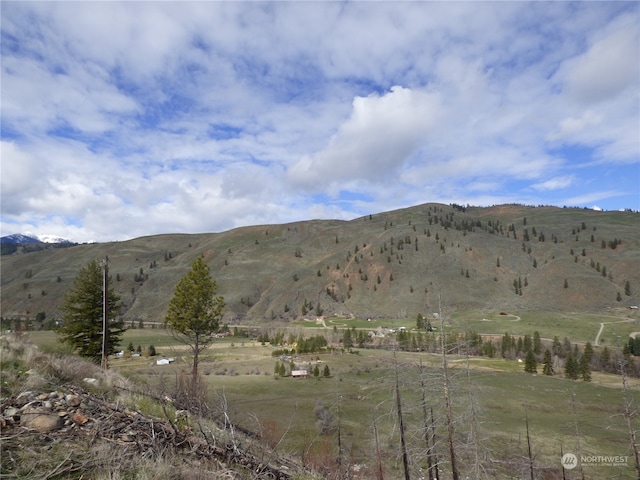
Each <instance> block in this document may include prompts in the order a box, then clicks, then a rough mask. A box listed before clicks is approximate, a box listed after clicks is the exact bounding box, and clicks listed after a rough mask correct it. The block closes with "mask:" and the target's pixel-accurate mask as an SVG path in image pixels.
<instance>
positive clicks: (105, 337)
mask: <svg viewBox="0 0 640 480" xmlns="http://www.w3.org/2000/svg"><path fill="white" fill-rule="evenodd" d="M102 273H103V277H102V363H101V367H102V370H107V369H108V368H109V362H108V358H109V348H108V345H109V325H108V323H109V257H108V256H106V255H105V257H104V260H103V261H102Z"/></svg>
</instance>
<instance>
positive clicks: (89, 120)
mask: <svg viewBox="0 0 640 480" xmlns="http://www.w3.org/2000/svg"><path fill="white" fill-rule="evenodd" d="M1 9H2V10H1V12H0V13H1V29H2V39H1V40H2V44H1V48H2V50H1V55H2V78H1V80H2V83H1V100H2V103H1V114H2V118H1V120H2V122H1V135H2V139H1V141H2V143H1V167H2V170H1V177H0V179H1V182H2V183H1V195H2V207H1V208H2V209H1V219H0V222H1V223H0V228H1V231H2V234H3V235H6V234H11V233H17V232H33V233H36V234H52V235H58V236H61V237H64V238H69V239H71V240H74V241H78V242H85V241H110V240H124V239H129V238H135V237H139V236H143V235H152V234H159V233H173V232H183V233H195V232H220V231H224V230H228V229H231V228H235V227H238V226H243V225H256V224H270V223H285V222H290V221H297V220H307V219H314V218H336V219H351V218H355V217H358V216H360V215H367V214H370V213H376V212H381V211H387V210H392V209H396V208H401V207H406V206H411V205H417V204H420V203H425V202H443V203H452V202H455V203H459V204H471V205H479V206H482V205H494V204H501V203H514V202H515V203H523V204H528V205H540V204H544V205H558V206H578V207H587V208H600V209H605V210H618V209H623V208H630V209H633V210H640V68H639V61H640V60H639V59H640V48H639V45H640V4H638V3H637V2H576V3H572V2H556V3H550V2H537V3H526V2H519V1H518V2H516V1H514V2H406V3H405V2H329V1H328V2H275V3H271V2H207V1H201V2H11V1H3V2H2V3H1Z"/></svg>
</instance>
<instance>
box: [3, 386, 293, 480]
mask: <svg viewBox="0 0 640 480" xmlns="http://www.w3.org/2000/svg"><path fill="white" fill-rule="evenodd" d="M0 412H1V413H2V418H1V420H0V443H1V445H2V452H1V453H2V456H1V457H2V463H1V465H0V467H1V477H2V478H12V477H14V476H18V475H21V474H24V467H23V466H21V465H19V463H20V459H22V458H23V457H21V456H20V452H21V451H23V450H24V449H25V448H26V449H29V448H31V449H34V451H35V452H42V453H45V452H46V451H51V450H52V448H53V446H54V445H55V444H56V443H61V442H66V441H70V443H69V445H71V446H72V447H71V448H68V451H67V452H65V454H64V455H62V459H61V460H60V461H58V463H56V464H55V466H54V467H51V466H49V467H48V468H49V471H48V472H47V473H46V474H44V475H40V476H39V478H43V479H52V478H65V475H68V474H71V473H73V472H75V471H87V470H89V469H92V468H105V469H108V468H110V467H109V464H108V461H109V460H111V461H113V460H114V459H113V458H111V459H106V458H104V456H103V457H99V456H95V457H94V458H91V457H90V456H89V457H88V456H87V455H82V456H81V455H74V451H76V450H77V451H80V450H82V451H85V452H86V451H87V450H86V449H91V447H92V446H93V445H96V444H98V443H100V444H104V442H107V443H109V444H111V445H112V446H114V447H116V448H115V450H113V451H117V452H118V453H117V455H119V456H120V457H119V458H117V459H115V461H116V464H125V463H126V462H132V464H135V462H136V461H140V460H142V459H148V460H155V459H159V458H161V457H162V456H166V455H167V453H170V454H179V455H180V456H181V457H182V458H189V459H196V460H197V463H198V465H200V466H202V468H208V469H214V470H216V471H217V472H218V476H220V475H219V474H220V472H221V471H222V470H224V471H225V472H226V473H225V475H224V476H227V477H229V478H242V477H247V476H248V477H250V478H265V479H266V478H268V479H282V480H288V479H290V478H291V473H292V472H293V471H294V470H295V469H296V466H295V465H293V464H291V463H289V462H287V461H286V460H284V459H277V460H276V459H275V458H274V457H270V459H269V461H266V460H265V459H262V460H261V459H259V458H257V457H256V456H255V455H254V454H252V453H251V452H249V451H248V450H243V449H242V448H240V447H239V445H238V443H237V442H235V443H226V442H224V443H223V442H222V441H221V440H217V437H219V438H223V437H224V435H219V436H218V435H216V433H214V432H212V431H211V430H209V431H204V429H202V427H201V426H200V432H199V434H196V433H194V429H193V426H177V425H176V423H175V422H174V421H171V420H169V419H168V418H167V420H159V419H152V418H149V417H146V416H144V415H142V414H141V413H140V412H137V411H133V410H130V409H128V408H126V407H124V406H122V405H119V404H118V403H111V402H108V401H104V400H102V399H100V398H97V397H96V396H94V395H91V394H89V393H87V392H85V391H82V390H80V389H78V388H77V387H68V388H67V387H65V391H60V390H58V391H53V392H47V393H42V392H22V393H20V394H19V395H17V396H15V397H14V398H10V399H7V400H5V401H4V402H3V403H2V405H1V406H0ZM74 446H75V447H74ZM105 463H107V464H105ZM273 463H277V466H274V465H273ZM205 465H206V467H205ZM18 472H21V473H18ZM234 472H236V473H237V472H240V473H237V474H234ZM242 472H244V474H243V473H242ZM31 478H35V476H33V477H31Z"/></svg>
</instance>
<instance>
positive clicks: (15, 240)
mask: <svg viewBox="0 0 640 480" xmlns="http://www.w3.org/2000/svg"><path fill="white" fill-rule="evenodd" d="M0 243H9V244H15V245H25V244H30V243H73V242H71V241H69V240H67V239H66V238H62V237H58V236H56V235H46V234H45V235H34V234H31V233H14V234H13V235H5V236H4V237H1V238H0Z"/></svg>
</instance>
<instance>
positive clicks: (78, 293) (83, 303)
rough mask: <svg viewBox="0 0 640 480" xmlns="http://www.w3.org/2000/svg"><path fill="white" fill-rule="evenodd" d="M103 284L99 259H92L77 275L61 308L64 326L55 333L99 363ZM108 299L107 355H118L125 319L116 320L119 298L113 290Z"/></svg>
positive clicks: (80, 353)
mask: <svg viewBox="0 0 640 480" xmlns="http://www.w3.org/2000/svg"><path fill="white" fill-rule="evenodd" d="M103 281H104V273H103V271H102V265H101V264H100V262H99V261H98V260H92V261H91V262H89V263H88V264H87V265H86V266H85V267H84V268H82V269H81V270H80V271H79V272H78V275H77V277H76V278H75V279H74V281H73V285H72V286H71V288H70V289H69V290H68V291H67V293H66V295H65V297H64V300H63V303H62V306H61V307H60V310H61V311H62V317H61V320H62V322H61V323H62V324H61V326H60V327H59V328H58V329H57V330H56V333H57V334H58V335H59V336H60V341H61V342H63V343H67V344H68V345H70V346H71V347H73V349H74V350H75V351H76V352H77V353H78V354H79V355H82V356H83V357H89V358H91V359H92V360H94V361H96V362H99V361H100V359H101V358H102V334H103V300H104V298H103V292H102V288H103ZM108 284H109V285H110V284H111V277H109V279H108ZM107 297H108V302H109V305H108V308H107V317H108V322H107V328H108V335H107V354H108V355H111V354H114V353H115V352H116V350H117V348H118V346H119V344H120V341H121V338H122V334H123V333H124V331H125V327H124V321H123V320H122V319H120V320H118V319H116V315H117V313H118V309H119V305H118V302H119V301H120V297H119V296H118V295H116V293H115V291H113V290H112V289H109V292H108V295H107Z"/></svg>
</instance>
